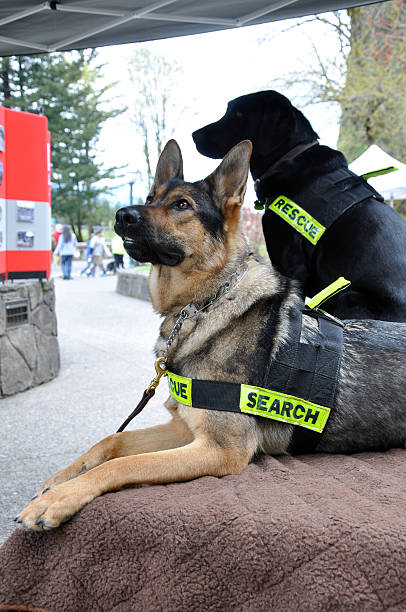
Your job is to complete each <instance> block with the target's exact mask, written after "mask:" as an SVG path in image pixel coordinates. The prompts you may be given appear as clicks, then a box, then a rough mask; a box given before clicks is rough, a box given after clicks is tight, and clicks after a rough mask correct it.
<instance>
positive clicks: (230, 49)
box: [98, 19, 339, 205]
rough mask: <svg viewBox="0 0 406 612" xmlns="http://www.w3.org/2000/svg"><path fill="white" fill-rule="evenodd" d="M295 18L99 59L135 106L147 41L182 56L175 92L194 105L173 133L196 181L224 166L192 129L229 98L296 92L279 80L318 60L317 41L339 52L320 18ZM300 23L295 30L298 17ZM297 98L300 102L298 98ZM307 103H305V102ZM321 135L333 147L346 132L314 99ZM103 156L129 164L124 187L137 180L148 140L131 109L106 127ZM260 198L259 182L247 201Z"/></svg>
mask: <svg viewBox="0 0 406 612" xmlns="http://www.w3.org/2000/svg"><path fill="white" fill-rule="evenodd" d="M303 21H306V19H305V20H288V21H283V22H278V23H273V24H272V23H271V24H263V25H259V26H250V27H243V28H238V29H233V30H225V31H221V32H212V33H207V34H199V35H192V36H185V37H179V38H172V39H166V40H159V41H151V42H148V43H137V44H127V45H117V46H110V47H103V48H101V49H100V50H99V57H98V61H99V63H103V64H105V66H104V69H103V70H104V79H105V82H113V81H118V85H117V86H116V88H115V90H114V96H115V97H114V101H113V104H114V105H115V107H116V108H120V106H121V107H125V106H129V107H130V108H131V101H132V98H133V95H134V94H133V89H132V87H133V86H132V85H131V83H130V82H129V76H128V67H127V66H128V60H129V58H130V57H131V55H132V54H133V53H134V51H135V49H136V48H137V47H139V46H143V47H146V48H149V49H150V50H152V51H153V52H154V53H157V54H160V55H163V56H164V57H165V58H166V59H167V60H168V61H173V60H176V62H177V63H178V64H180V66H181V67H182V73H181V76H180V79H179V85H178V87H177V88H176V91H175V92H174V98H175V102H176V105H179V108H183V107H187V109H188V111H187V112H186V113H185V115H184V116H183V117H182V121H181V122H180V123H179V124H178V125H177V126H176V129H175V131H174V133H173V135H172V137H173V138H175V139H176V140H177V141H178V143H179V145H180V147H181V150H182V154H183V160H184V171H185V180H188V181H194V180H198V179H201V178H204V177H205V176H207V175H208V174H209V173H210V172H211V171H212V170H213V169H214V168H215V167H216V166H217V165H218V162H217V161H216V160H210V159H208V158H205V157H203V156H201V155H200V154H199V153H198V152H197V150H196V148H195V146H194V143H193V140H192V137H191V134H192V132H193V131H194V130H195V129H197V128H199V127H202V126H203V125H206V124H207V123H211V122H212V121H216V120H217V119H219V118H220V117H221V116H222V115H223V114H224V112H225V110H226V106H227V102H228V101H229V100H232V99H233V98H236V97H238V96H240V95H243V94H246V93H250V92H254V91H260V90H263V89H276V90H277V91H280V92H281V93H283V94H284V95H287V96H288V97H289V98H291V99H292V92H291V91H287V90H284V89H283V88H281V87H280V83H279V82H278V79H279V78H281V77H283V76H284V75H286V74H288V73H289V72H292V71H297V70H301V69H303V68H304V67H305V66H306V65H311V63H312V62H313V61H314V54H313V51H312V44H313V43H314V44H317V47H318V49H319V50H321V53H322V54H323V56H327V55H328V56H330V57H331V56H334V54H335V53H338V44H337V42H336V40H335V37H334V36H332V35H331V33H330V32H329V31H327V30H326V29H325V27H323V26H322V25H321V24H320V23H315V22H311V23H303ZM298 22H299V23H300V22H302V25H300V26H299V27H295V28H293V27H292V26H293V25H294V24H296V23H298ZM295 102H296V100H295ZM299 102H300V101H299ZM296 105H297V106H298V107H300V108H301V110H302V111H303V112H304V113H305V115H306V116H307V117H308V119H309V120H310V122H311V123H312V125H313V128H314V129H315V130H316V132H317V133H318V134H319V135H320V142H321V143H322V144H326V145H328V146H331V147H333V148H335V147H336V144H337V138H338V122H339V109H338V107H336V106H335V105H331V104H330V105H313V106H307V107H306V108H303V107H302V106H300V103H299V104H298V103H297V102H296ZM98 148H99V159H100V161H102V162H103V163H104V165H105V166H106V167H108V166H126V169H125V170H123V171H122V176H121V177H120V178H119V177H118V178H117V179H115V180H114V181H111V182H110V185H120V184H123V183H127V182H128V181H130V180H133V178H134V177H136V175H135V172H136V171H137V169H138V168H139V167H140V165H142V151H141V140H140V138H139V136H138V135H137V133H136V130H135V126H134V125H133V124H132V123H131V120H130V117H129V113H128V112H127V113H123V114H122V115H120V116H119V117H116V118H114V119H111V120H109V121H108V122H107V123H106V124H105V127H104V128H103V130H102V133H101V137H100V140H99V144H98ZM112 193H113V194H114V198H115V199H117V205H126V204H127V203H128V202H127V201H125V200H126V199H127V200H128V198H129V187H128V186H127V185H126V186H125V187H122V188H119V189H114V190H113V192H112ZM134 195H135V197H141V198H142V199H145V196H146V185H145V184H142V183H141V182H140V181H136V182H135V184H134ZM247 199H250V200H253V199H255V194H254V191H253V187H252V183H251V182H250V184H249V186H248V191H247V196H246V200H247Z"/></svg>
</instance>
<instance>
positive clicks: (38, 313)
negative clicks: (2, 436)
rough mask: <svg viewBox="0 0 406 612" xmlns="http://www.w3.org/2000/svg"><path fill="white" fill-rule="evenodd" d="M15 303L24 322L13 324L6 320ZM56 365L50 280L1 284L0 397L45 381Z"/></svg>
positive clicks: (57, 353) (56, 341)
mask: <svg viewBox="0 0 406 612" xmlns="http://www.w3.org/2000/svg"><path fill="white" fill-rule="evenodd" d="M18 304H22V305H23V309H26V312H27V321H26V322H23V323H21V324H17V325H14V324H13V321H10V320H9V321H7V319H8V318H9V319H11V318H12V317H11V316H10V312H11V311H10V310H9V309H10V308H13V307H14V306H16V305H18ZM7 307H8V308H7ZM7 312H8V313H9V315H7ZM59 368H60V357H59V345H58V339H57V323H56V314H55V290H54V282H53V280H41V281H39V280H35V281H27V282H15V283H9V282H7V283H5V284H3V285H0V397H4V396H6V395H13V394H14V393H18V392H19V391H24V390H26V389H29V388H30V387H35V386H36V385H40V384H41V383H44V382H47V381H48V380H51V379H52V378H54V377H55V376H56V375H57V374H58V372H59Z"/></svg>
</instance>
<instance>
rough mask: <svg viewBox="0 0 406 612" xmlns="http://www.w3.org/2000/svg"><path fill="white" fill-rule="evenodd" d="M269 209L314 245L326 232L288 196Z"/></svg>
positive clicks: (278, 200) (279, 198)
mask: <svg viewBox="0 0 406 612" xmlns="http://www.w3.org/2000/svg"><path fill="white" fill-rule="evenodd" d="M268 208H269V210H273V212H275V213H276V214H277V215H279V216H280V217H281V218H282V219H284V220H285V221H286V222H287V223H289V225H291V226H292V227H293V228H294V229H295V230H296V231H298V232H299V234H302V236H304V237H305V238H307V240H309V241H310V242H311V243H312V244H317V242H318V241H319V240H320V238H321V237H322V235H323V234H324V232H325V230H326V228H325V227H324V225H322V224H321V223H319V222H318V221H317V220H316V219H315V218H314V217H312V216H311V215H309V213H308V212H306V211H305V209H304V208H302V207H301V206H299V204H296V202H293V200H290V199H289V198H287V197H286V196H278V197H277V198H276V200H274V201H273V202H272V204H270V205H269V207H268Z"/></svg>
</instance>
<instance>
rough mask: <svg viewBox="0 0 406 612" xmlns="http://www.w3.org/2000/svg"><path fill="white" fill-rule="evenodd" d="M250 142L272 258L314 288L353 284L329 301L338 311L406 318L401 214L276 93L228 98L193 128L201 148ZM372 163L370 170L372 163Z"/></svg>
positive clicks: (211, 153)
mask: <svg viewBox="0 0 406 612" xmlns="http://www.w3.org/2000/svg"><path fill="white" fill-rule="evenodd" d="M245 139H248V140H251V142H252V144H253V153H252V157H251V164H250V170H251V174H252V177H253V179H254V180H255V189H256V193H257V197H258V201H259V203H260V204H262V205H263V206H264V207H265V214H264V217H263V229H264V234H265V240H266V246H267V249H268V253H269V256H270V258H271V261H272V263H273V264H274V266H275V267H276V268H277V269H278V270H279V272H281V273H282V274H284V275H286V276H288V277H289V278H293V279H297V280H299V281H300V282H301V284H302V286H303V288H304V292H305V295H307V296H312V295H314V294H316V293H318V292H319V291H320V290H321V289H323V288H324V287H326V286H327V285H329V284H330V283H332V282H333V281H334V280H336V278H337V277H339V276H344V277H345V278H347V279H348V280H350V281H351V287H350V289H348V290H347V291H344V292H343V293H340V294H337V295H336V296H335V297H333V298H332V299H331V300H329V302H328V307H327V310H328V311H329V312H330V313H331V314H333V315H335V316H337V317H340V318H344V319H349V318H352V319H354V318H358V319H360V318H362V319H365V318H368V319H381V320H388V321H406V222H405V221H404V220H403V219H402V217H401V216H400V215H398V214H397V213H396V212H395V211H394V210H393V209H391V208H390V207H389V206H388V205H387V204H385V203H384V202H383V199H382V197H381V196H380V195H379V194H378V193H377V192H376V191H375V190H374V189H373V188H372V187H371V186H370V185H369V184H368V183H367V182H366V181H365V180H364V179H363V178H362V177H359V176H357V175H355V174H354V173H353V172H351V171H350V170H349V169H348V164H347V161H346V159H345V157H344V156H343V155H342V153H340V152H339V151H335V150H333V149H330V148H329V147H326V146H322V145H320V144H318V141H317V139H318V135H317V134H316V132H315V131H314V130H313V128H312V126H311V125H310V122H309V121H308V120H307V119H306V117H305V116H304V115H303V114H302V113H301V112H300V111H299V110H298V109H297V108H295V107H294V106H293V105H292V104H291V103H290V101H289V100H288V99H287V98H286V97H285V96H283V95H281V94H279V93H277V92H276V91H261V92H258V93H252V94H248V95H245V96H241V97H239V98H236V99H235V100H232V101H231V102H229V104H228V107H227V112H226V114H225V115H224V117H222V118H221V119H220V120H219V121H217V122H215V123H212V124H210V125H207V126H206V127H203V128H201V129H199V130H197V131H196V132H194V133H193V140H194V141H195V144H196V147H197V149H198V151H199V152H200V153H202V154H203V155H206V156H208V157H211V158H221V157H224V155H225V154H226V153H227V151H229V149H231V148H232V147H233V146H234V145H235V144H237V143H238V142H240V141H242V140H245ZM374 169H375V168H371V170H374Z"/></svg>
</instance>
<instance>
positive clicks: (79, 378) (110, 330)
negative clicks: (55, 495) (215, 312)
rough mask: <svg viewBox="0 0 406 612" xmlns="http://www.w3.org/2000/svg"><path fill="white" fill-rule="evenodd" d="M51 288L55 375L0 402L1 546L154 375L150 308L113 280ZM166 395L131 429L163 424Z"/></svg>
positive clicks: (161, 391)
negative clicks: (33, 502)
mask: <svg viewBox="0 0 406 612" xmlns="http://www.w3.org/2000/svg"><path fill="white" fill-rule="evenodd" d="M78 265H79V264H76V267H77V266H78ZM55 286H56V308H57V317H58V336H59V343H60V349H61V370H60V373H59V376H57V378H55V379H54V380H53V381H51V382H49V383H46V384H44V385H41V386H39V387H36V388H34V389H30V390H29V391H25V392H24V393H20V394H18V395H14V396H12V397H9V398H5V399H2V400H0V423H1V425H0V429H1V443H0V508H1V512H0V543H2V542H3V541H4V540H5V538H6V537H7V536H8V535H9V534H10V533H11V532H12V530H13V529H14V522H13V518H14V517H15V516H16V514H17V513H18V512H19V511H20V510H21V509H22V508H23V507H24V506H25V504H26V503H27V502H28V501H29V500H30V498H31V497H32V496H33V495H34V493H35V491H36V489H37V488H38V486H39V485H40V484H41V483H42V482H43V481H44V480H46V478H48V476H50V475H51V474H52V473H54V472H55V471H56V470H58V469H60V468H61V467H64V466H65V465H67V464H68V463H70V462H71V461H72V460H73V459H74V458H75V457H77V456H78V455H79V454H81V453H82V452H84V451H85V450H87V449H88V448H89V447H90V446H91V445H92V444H94V443H95V442H97V441H98V440H100V439H101V438H103V437H105V436H106V435H108V434H109V433H112V432H114V431H116V429H117V428H118V427H119V425H120V424H121V423H122V422H123V421H124V419H125V418H126V417H127V416H128V414H129V413H130V412H131V411H132V410H133V409H134V407H135V405H136V404H137V403H138V401H139V399H140V397H141V394H142V392H143V390H144V389H145V387H146V386H147V384H148V383H149V381H150V380H151V378H152V377H153V375H154V373H155V371H154V357H153V351H152V349H153V346H154V343H155V339H156V337H157V334H158V328H159V324H160V318H159V317H158V316H157V315H156V314H154V312H153V311H152V307H151V304H150V303H149V302H144V301H141V300H137V299H134V298H129V297H125V296H122V295H119V294H118V293H116V291H115V287H116V277H114V276H106V277H96V278H94V279H91V278H90V279H88V278H83V277H82V278H81V277H80V276H79V274H78V272H76V274H75V273H74V279H73V280H71V281H64V280H62V279H61V278H59V277H58V278H55ZM166 396H167V387H166V381H164V382H163V383H161V386H160V387H159V388H158V391H157V395H156V396H155V398H154V399H153V400H151V402H150V403H149V404H148V406H147V407H146V408H145V409H144V411H143V412H142V413H141V414H140V415H139V416H138V417H137V419H136V420H135V421H134V422H133V423H132V424H131V425H130V428H131V427H133V428H140V427H147V426H149V425H153V424H155V423H157V422H164V421H166V420H168V413H167V412H166V410H165V409H164V408H163V407H162V402H163V401H164V400H165V398H166Z"/></svg>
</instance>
